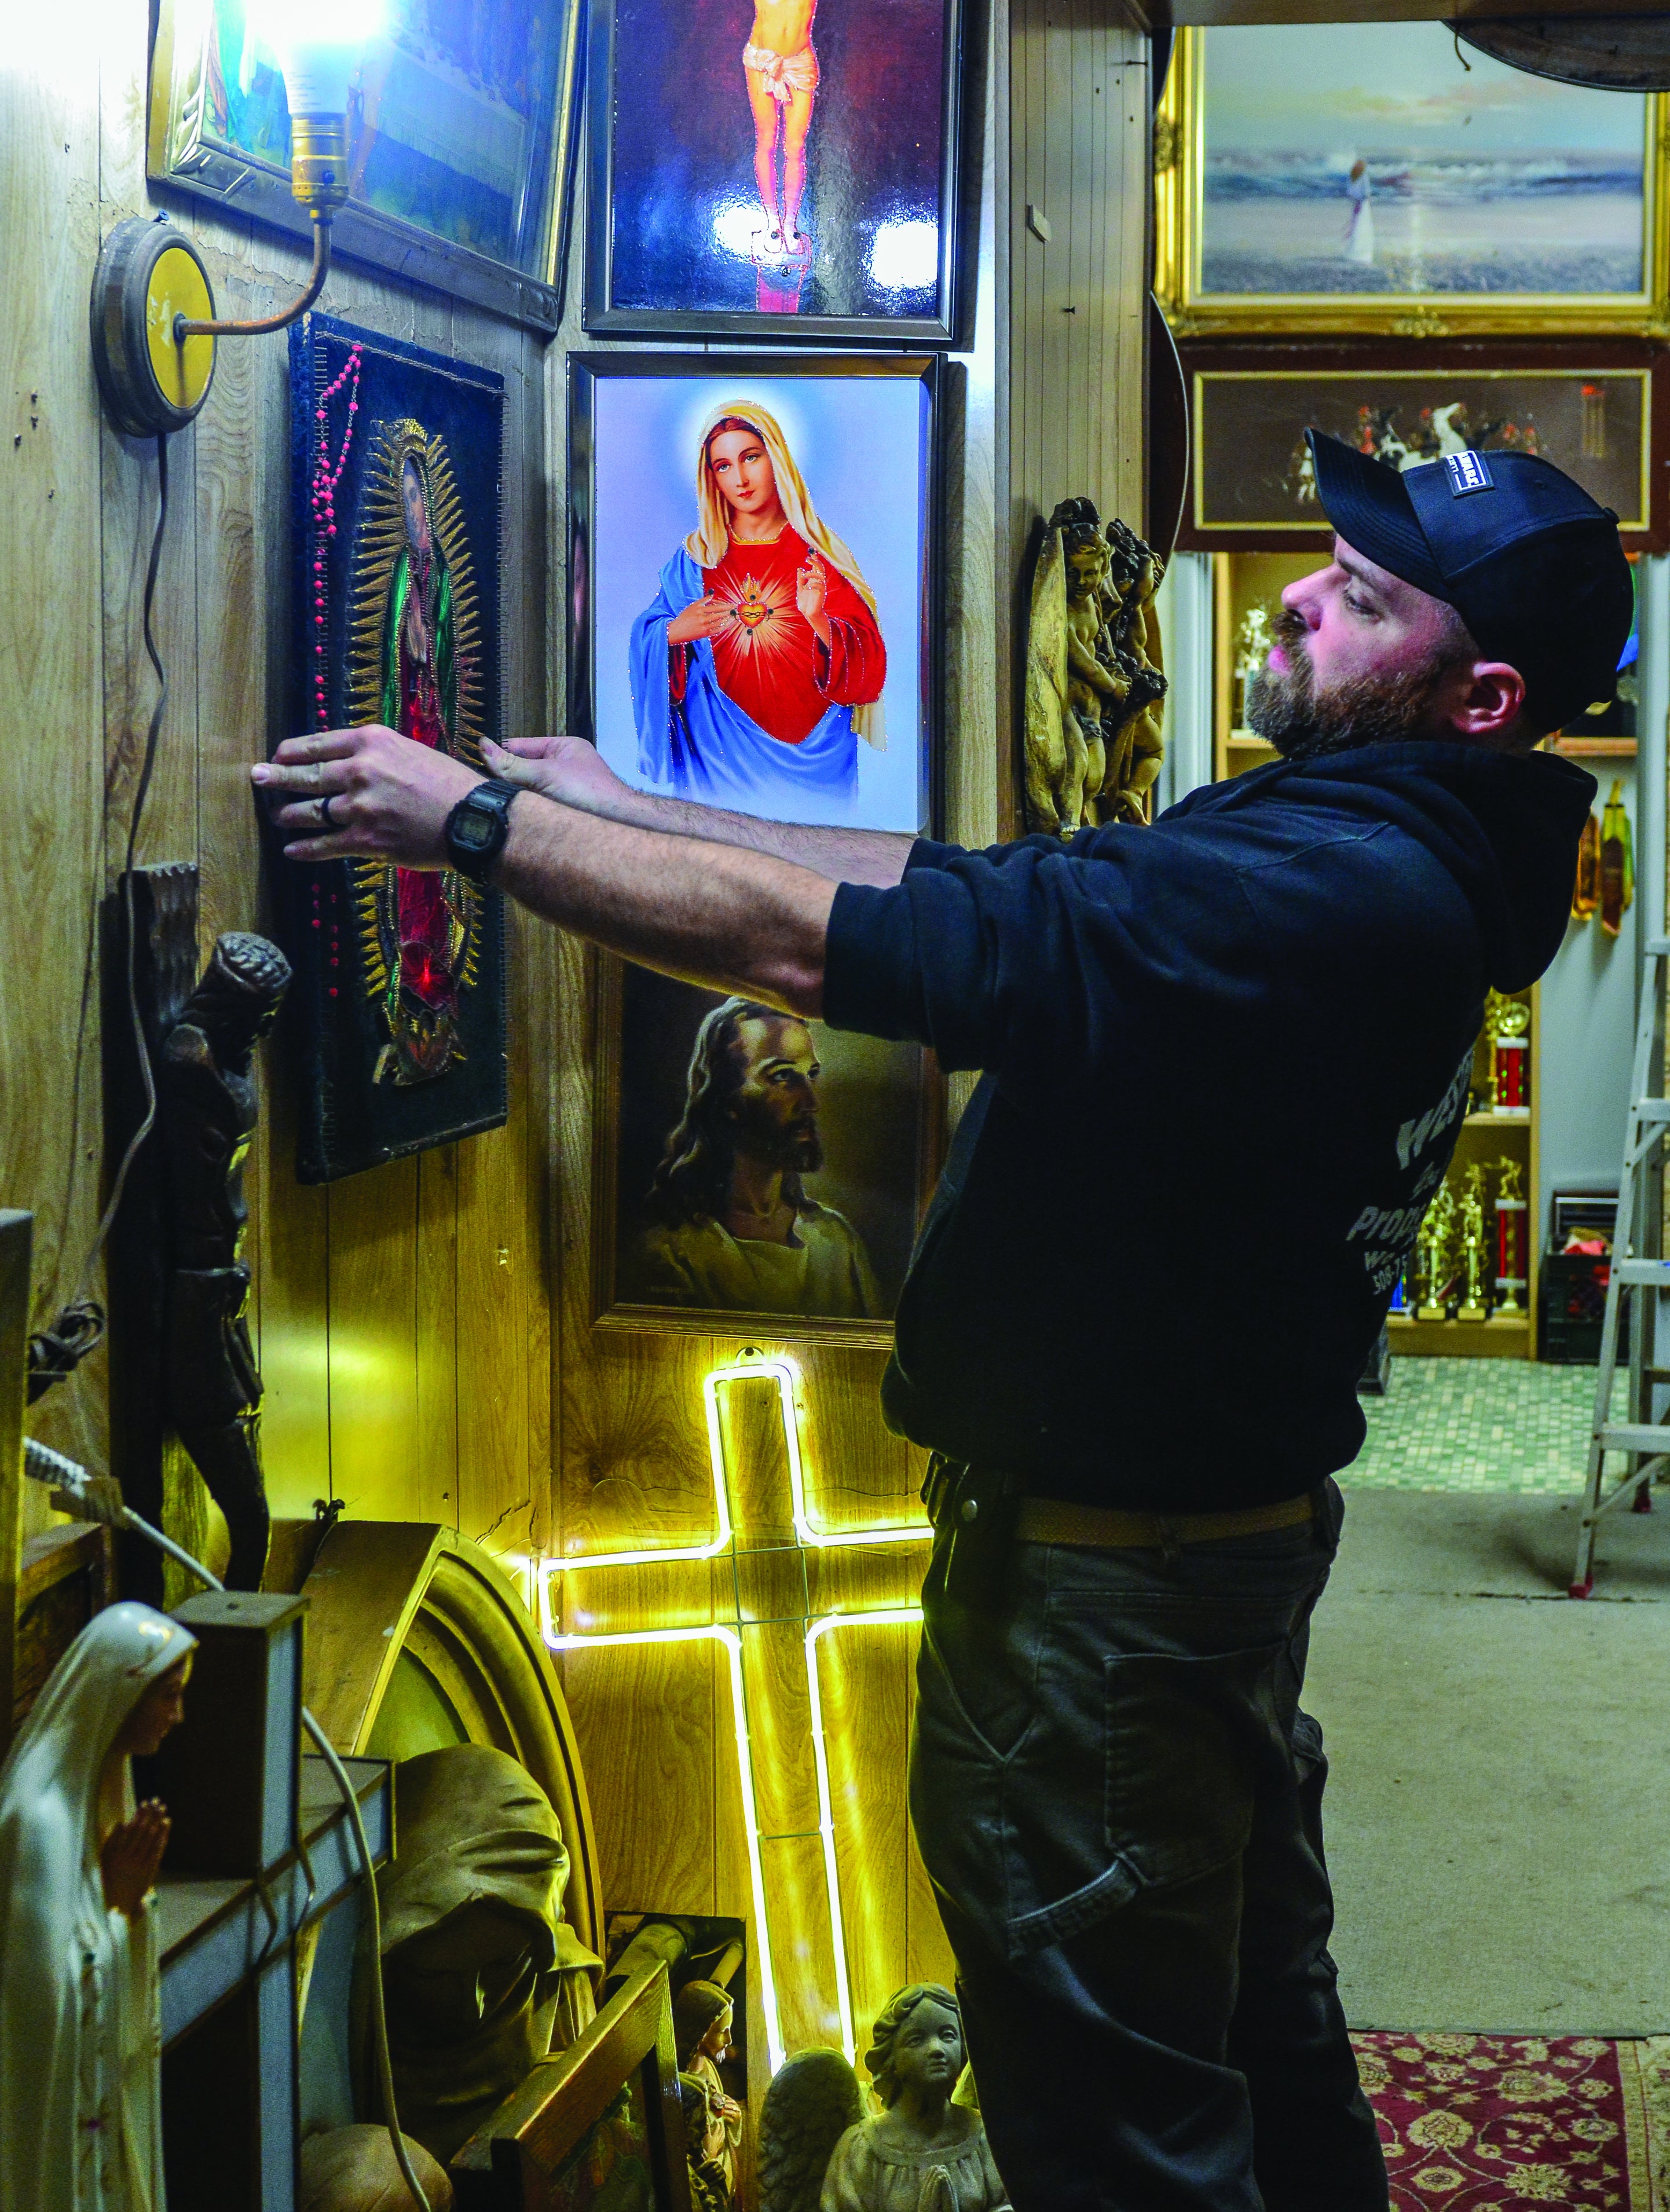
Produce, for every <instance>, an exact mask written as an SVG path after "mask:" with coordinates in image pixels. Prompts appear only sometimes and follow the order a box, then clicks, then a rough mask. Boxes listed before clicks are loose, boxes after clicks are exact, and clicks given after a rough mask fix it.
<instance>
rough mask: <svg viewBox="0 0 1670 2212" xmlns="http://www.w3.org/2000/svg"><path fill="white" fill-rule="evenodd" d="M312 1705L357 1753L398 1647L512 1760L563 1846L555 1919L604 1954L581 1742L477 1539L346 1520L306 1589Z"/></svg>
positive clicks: (429, 1527) (519, 1609)
mask: <svg viewBox="0 0 1670 2212" xmlns="http://www.w3.org/2000/svg"><path fill="white" fill-rule="evenodd" d="M302 1593H303V1595H305V1596H306V1597H307V1600H308V1601H309V1606H308V1616H307V1690H306V1695H307V1703H308V1705H310V1707H311V1708H312V1710H313V1713H314V1715H315V1716H316V1717H317V1718H318V1720H319V1723H320V1724H321V1726H322V1727H323V1728H324V1729H325V1733H326V1735H328V1736H329V1737H330V1738H331V1742H332V1743H334V1744H335V1745H336V1747H337V1750H338V1751H341V1752H343V1753H363V1752H364V1750H365V1748H366V1747H367V1745H368V1744H369V1743H370V1742H371V1741H372V1738H373V1734H374V1732H375V1729H376V1726H377V1719H378V1715H379V1713H380V1710H381V1707H382V1704H383V1700H384V1698H385V1697H386V1695H387V1692H388V1689H389V1685H390V1683H391V1682H392V1680H393V1679H394V1674H395V1668H396V1667H397V1665H398V1661H399V1659H400V1656H401V1654H402V1653H403V1652H404V1653H406V1654H408V1655H409V1656H410V1658H411V1659H413V1660H414V1661H415V1662H416V1663H417V1665H418V1666H420V1667H421V1668H423V1669H424V1671H425V1672H426V1673H427V1674H428V1675H429V1676H430V1677H431V1679H432V1680H433V1681H434V1684H435V1686H436V1687H437V1688H438V1689H439V1690H440V1693H441V1695H442V1696H443V1697H444V1699H446V1702H447V1703H448V1704H449V1705H451V1706H452V1709H453V1711H455V1712H456V1713H457V1714H458V1717H459V1719H460V1721H461V1722H462V1723H463V1724H464V1726H465V1729H466V1730H467V1731H468V1734H469V1739H470V1741H471V1742H472V1743H490V1744H493V1745H495V1746H496V1747H497V1748H498V1749H499V1750H501V1751H506V1752H508V1753H510V1754H511V1756H512V1757H513V1759H519V1760H520V1761H521V1763H522V1765H524V1766H525V1767H526V1769H527V1771H528V1772H529V1773H530V1774H531V1776H532V1777H533V1778H534V1780H535V1781H536V1782H537V1784H539V1786H540V1788H541V1789H542V1790H544V1793H545V1795H546V1796H547V1797H549V1798H550V1802H551V1806H552V1809H553V1810H554V1811H555V1813H556V1817H557V1819H558V1820H559V1821H560V1822H561V1823H562V1837H563V1840H564V1842H565V1843H566V1844H568V1857H569V1866H570V1871H569V1876H568V1895H567V1899H566V1902H565V1905H564V1907H563V1911H564V1917H565V1918H566V1919H567V1920H568V1924H569V1926H570V1927H571V1928H572V1929H574V1934H575V1935H576V1936H578V1937H579V1939H580V1942H581V1943H583V1944H584V1945H585V1946H586V1949H587V1950H589V1951H592V1952H594V1953H596V1954H597V1955H598V1957H601V1956H602V1955H603V1942H604V1926H603V1892H602V1887H601V1885H600V1882H599V1880H598V1848H597V1839H596V1837H595V1836H594V1835H593V1833H592V1808H591V1804H590V1801H589V1799H588V1798H587V1796H586V1776H585V1771H584V1770H583V1768H582V1766H581V1765H580V1746H579V1743H578V1741H577V1740H576V1738H575V1735H574V1724H573V1723H572V1722H571V1721H570V1719H569V1717H568V1705H567V1702H566V1701H565V1699H564V1698H563V1695H562V1686H561V1684H560V1683H559V1682H558V1680H557V1679H556V1669H555V1668H554V1667H553V1666H552V1664H551V1657H550V1652H549V1651H548V1650H546V1648H545V1645H544V1641H543V1639H542V1638H541V1637H540V1635H539V1632H538V1631H537V1628H536V1627H535V1626H534V1623H533V1620H532V1618H531V1615H530V1614H529V1613H528V1610H527V1607H526V1606H525V1604H524V1603H523V1601H522V1600H521V1598H520V1596H519V1595H518V1593H517V1590H516V1588H515V1585H514V1584H513V1583H512V1582H511V1581H510V1579H509V1577H507V1575H506V1574H505V1572H504V1571H503V1570H502V1569H501V1567H499V1566H498V1565H496V1564H495V1561H494V1560H493V1559H492V1558H491V1557H490V1556H489V1554H488V1553H486V1552H484V1551H483V1549H482V1548H481V1547H480V1546H479V1545H478V1544H472V1543H471V1541H470V1540H469V1539H468V1538H467V1537H465V1536H459V1535H458V1534H455V1533H454V1532H453V1531H452V1529H450V1528H440V1527H438V1526H436V1525H435V1524H434V1523H433V1522H410V1521H345V1522H338V1523H337V1526H336V1527H335V1528H333V1529H332V1530H331V1533H330V1534H329V1535H328V1536H326V1537H325V1541H324V1542H323V1543H322V1544H321V1545H320V1546H319V1551H318V1553H317V1554H316V1555H315V1557H314V1559H313V1568H312V1571H311V1572H310V1573H309V1575H308V1577H307V1581H306V1582H305V1583H303V1584H302Z"/></svg>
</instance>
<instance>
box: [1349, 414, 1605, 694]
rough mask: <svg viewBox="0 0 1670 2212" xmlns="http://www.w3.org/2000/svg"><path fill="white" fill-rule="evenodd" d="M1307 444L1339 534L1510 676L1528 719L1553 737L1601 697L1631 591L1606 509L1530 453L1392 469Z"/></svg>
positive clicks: (1452, 456)
mask: <svg viewBox="0 0 1670 2212" xmlns="http://www.w3.org/2000/svg"><path fill="white" fill-rule="evenodd" d="M1305 442H1306V444H1307V445H1308V446H1309V448H1310V457H1311V460H1312V462H1313V464H1314V465H1315V471H1316V496H1317V498H1318V499H1319V501H1321V506H1322V510H1323V512H1324V513H1326V514H1327V518H1328V520H1329V521H1330V522H1331V523H1332V524H1333V526H1334V528H1335V529H1336V530H1337V531H1338V532H1339V535H1340V536H1341V537H1342V538H1345V541H1346V543H1347V544H1351V545H1353V546H1355V547H1356V549H1357V551H1358V552H1359V553H1363V554H1366V555H1367V556H1368V558H1369V560H1370V561H1372V562H1375V564H1376V566H1377V567H1379V568H1385V569H1388V570H1389V571H1390V573H1391V574H1393V575H1394V576H1400V577H1401V578H1402V579H1403V580H1404V582H1405V583H1406V584H1412V585H1413V586H1415V588H1416V590H1417V591H1418V592H1426V593H1427V594H1428V595H1429V596H1430V598H1432V599H1443V600H1445V601H1446V602H1447V603H1448V605H1450V606H1452V607H1454V610H1455V611H1456V613H1457V614H1459V615H1460V617H1461V619H1462V621H1463V622H1464V623H1466V624H1467V628H1468V629H1469V630H1470V631H1471V632H1472V634H1473V637H1474V638H1475V639H1476V641H1478V645H1479V651H1480V652H1481V653H1484V654H1485V657H1486V658H1487V659H1491V660H1505V661H1506V662H1508V664H1509V665H1510V666H1511V667H1514V668H1516V669H1518V671H1519V672H1520V674H1521V676H1522V677H1523V678H1525V692H1526V696H1525V711H1526V714H1527V717H1528V718H1529V719H1530V720H1531V721H1533V722H1534V723H1535V724H1537V725H1538V726H1539V727H1540V728H1542V729H1546V730H1558V729H1559V728H1560V727H1561V726H1562V725H1563V724H1564V723H1566V722H1569V721H1570V720H1571V718H1572V716H1573V715H1574V714H1581V713H1582V710H1583V709H1584V708H1586V707H1589V706H1593V705H1594V702H1596V701H1597V700H1609V699H1610V698H1611V697H1612V693H1613V691H1614V690H1615V689H1616V686H1617V682H1618V659H1619V657H1620V656H1621V654H1622V653H1623V651H1624V646H1625V644H1626V643H1627V642H1628V640H1629V635H1630V629H1631V623H1632V622H1633V620H1634V612H1635V591H1634V586H1632V584H1631V580H1630V564H1629V562H1627V561H1626V560H1625V559H1624V548H1623V546H1622V545H1621V544H1619V543H1618V517H1617V516H1616V515H1615V514H1614V513H1612V509H1611V508H1610V507H1600V506H1597V505H1596V503H1595V502H1594V500H1592V499H1591V498H1590V497H1589V495H1588V493H1587V492H1586V491H1585V490H1584V489H1583V488H1582V485H1581V484H1576V483H1573V482H1572V480H1571V478H1570V477H1569V476H1566V475H1565V474H1564V472H1563V471H1561V470H1559V469H1557V468H1556V467H1555V466H1554V465H1553V463H1552V461H1545V460H1542V459H1539V457H1538V456H1537V455H1536V454H1534V453H1474V452H1473V450H1472V449H1471V448H1469V449H1468V450H1467V452H1465V453H1446V454H1445V455H1444V456H1443V458H1442V459H1441V460H1436V461H1423V462H1421V463H1419V464H1418V465H1417V466H1416V467H1414V468H1412V469H1405V470H1402V471H1399V470H1397V469H1394V468H1388V466H1387V465H1386V464H1385V462H1383V461H1376V460H1373V459H1370V458H1369V455H1368V454H1367V453H1357V451H1356V450H1355V449H1354V448H1353V447H1350V446H1347V445H1345V444H1344V443H1343V442H1342V441H1340V440H1339V439H1338V438H1330V437H1327V436H1325V435H1322V434H1321V433H1320V432H1318V431H1315V430H1307V431H1306V433H1305Z"/></svg>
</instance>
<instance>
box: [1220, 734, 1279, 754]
mask: <svg viewBox="0 0 1670 2212" xmlns="http://www.w3.org/2000/svg"><path fill="white" fill-rule="evenodd" d="M1224 744H1226V745H1228V747H1229V748H1230V751H1231V752H1232V753H1272V752H1274V751H1275V750H1276V748H1275V747H1274V745H1272V744H1271V743H1270V741H1269V739H1268V738H1261V737H1260V736H1259V734H1258V732H1256V731H1255V730H1231V731H1230V734H1229V736H1228V737H1227V738H1225V739H1224Z"/></svg>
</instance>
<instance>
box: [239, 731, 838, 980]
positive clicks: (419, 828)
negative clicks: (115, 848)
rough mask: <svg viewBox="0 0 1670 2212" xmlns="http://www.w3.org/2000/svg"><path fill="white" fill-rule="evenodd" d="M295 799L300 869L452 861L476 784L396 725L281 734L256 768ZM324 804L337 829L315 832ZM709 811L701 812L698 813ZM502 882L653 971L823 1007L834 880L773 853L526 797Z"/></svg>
mask: <svg viewBox="0 0 1670 2212" xmlns="http://www.w3.org/2000/svg"><path fill="white" fill-rule="evenodd" d="M250 773H251V777H252V781H254V783H255V784H256V785H257V787H258V788H261V789H264V790H266V791H269V792H271V793H275V794H276V795H282V797H283V798H284V799H285V800H286V801H287V802H288V803H286V804H285V805H282V806H281V807H279V808H278V810H277V811H276V814H275V816H274V819H275V820H276V823H278V826H279V827H280V828H281V829H284V830H286V831H287V832H288V835H289V837H290V840H291V842H289V843H288V844H287V845H286V846H285V848H284V851H285V854H286V857H287V858H288V859H290V860H312V861H319V860H347V859H351V858H354V857H355V856H358V857H362V858H365V859H368V860H390V861H394V862H396V863H398V865H399V866H402V867H408V868H439V867H441V866H445V865H446V842H445V833H446V817H447V815H448V814H449V813H450V812H451V811H452V808H453V807H454V806H455V805H457V803H458V800H459V799H462V798H463V797H464V795H465V793H466V792H467V791H469V790H470V789H471V787H472V786H473V785H474V784H475V783H476V782H477V781H478V778H477V775H475V772H474V771H473V770H472V769H468V768H466V767H465V765H464V764H463V763H462V762H460V761H455V760H453V759H452V758H450V757H449V756H448V755H446V754H445V753H441V752H437V751H434V750H431V749H430V748H429V747H428V746H426V745H420V744H415V743H414V742H413V741H412V740H411V739H410V738H403V737H399V736H398V735H397V734H396V733H395V732H393V731H392V730H386V729H379V728H370V729H361V730H331V731H325V732H320V733H319V735H318V736H316V737H307V738H286V739H285V741H284V743H283V744H282V745H281V746H280V747H279V748H278V751H277V753H276V756H275V757H274V759H273V760H272V761H270V762H262V763H258V765H257V766H256V767H255V768H253V769H252V770H251V772H250ZM321 801H328V802H329V806H330V821H329V823H328V826H325V827H323V828H322V827H321V818H320V809H321ZM695 811H698V812H700V811H701V810H700V809H697V810H695ZM509 829H510V835H509V838H508V841H507V843H506V846H505V848H504V851H503V853H502V854H501V856H500V859H499V862H498V865H497V867H496V869H495V882H497V883H498V884H501V886H502V888H503V889H504V890H507V892H508V893H509V894H510V896H512V897H513V898H514V899H516V900H517V901H519V903H521V904H522V905H524V906H526V907H530V908H531V909H532V910H533V912H535V913H536V914H538V915H544V918H545V919H546V920H547V921H554V922H556V923H557V924H559V925H560V926H561V927H563V928H565V929H572V930H574V931H575V932H576V933H578V934H579V935H580V936H582V937H588V938H590V939H592V942H593V943H594V944H597V945H604V946H605V947H606V948H607V949H608V950H609V951H613V952H619V953H622V954H623V955H624V956H625V957H627V958H628V959H630V960H636V961H638V962H639V963H641V964H642V965H643V966H645V967H648V968H658V969H660V970H661V971H662V972H663V973H664V974H666V975H679V976H683V977H684V978H686V979H687V980H688V981H691V982H695V983H702V984H706V985H707V987H709V988H710V989H713V990H719V991H735V992H738V993H740V994H744V995H745V996H747V997H749V998H756V999H761V1000H765V1001H767V1002H768V1003H769V1004H771V1005H773V1006H783V1007H786V1009H787V1010H788V1011H789V1012H792V1013H798V1014H817V1013H819V1012H822V1010H823V948H824V940H825V938H826V936H827V934H828V931H829V910H830V908H831V907H832V906H833V905H834V903H835V885H834V884H832V883H831V882H830V881H829V880H828V879H827V878H824V877H823V876H821V875H818V874H817V873H815V872H812V871H811V870H810V869H807V868H804V867H799V866H795V865H793V864H792V862H789V861H786V860H780V859H778V858H776V857H774V855H772V854H765V853H758V852H752V851H749V850H746V849H744V848H738V847H735V846H726V845H722V844H714V843H708V842H704V841H703V840H701V839H700V838H696V837H679V836H667V835H666V834H665V832H664V831H659V830H655V829H640V828H637V827H635V826H634V825H633V824H631V823H620V822H609V821H604V820H602V819H600V818H598V817H596V816H593V815H587V814H583V813H580V812H578V811H576V810H575V809H574V808H573V807H569V806H565V805H560V804H558V803H557V802H556V801H555V800H552V799H546V798H544V797H543V796H541V795H540V794H538V793H532V792H530V793H528V794H527V796H525V798H523V799H519V800H518V801H517V803H516V804H515V805H513V807H512V808H511V810H510V821H509Z"/></svg>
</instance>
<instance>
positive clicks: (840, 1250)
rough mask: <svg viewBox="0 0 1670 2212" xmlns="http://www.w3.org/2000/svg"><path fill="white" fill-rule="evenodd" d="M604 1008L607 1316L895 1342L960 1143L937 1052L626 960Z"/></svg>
mask: <svg viewBox="0 0 1670 2212" xmlns="http://www.w3.org/2000/svg"><path fill="white" fill-rule="evenodd" d="M600 1012H601V1019H602V1031H601V1033H602V1035H603V1036H604V1038H605V1039H606V1040H608V1042H607V1043H606V1045H605V1048H604V1054H603V1062H604V1072H603V1085H602V1097H601V1099H600V1111H599V1113H598V1117H597V1121H596V1125H595V1127H596V1132H597V1134H596V1167H595V1175H594V1179H593V1209H594V1210H593V1221H594V1225H595V1227H594V1235H593V1272H594V1276H595V1286H594V1287H595V1311H596V1313H597V1316H598V1321H599V1322H600V1323H601V1324H602V1325H604V1326H605V1327H610V1328H653V1329H712V1328H715V1327H720V1328H729V1327H734V1326H736V1325H737V1324H738V1322H741V1321H744V1320H747V1321H757V1322H761V1323H762V1325H764V1326H768V1328H769V1329H770V1330H771V1332H772V1334H774V1335H778V1336H783V1335H787V1336H796V1335H836V1336H842V1337H847V1338H852V1339H855V1340H859V1341H864V1342H870V1343H885V1342H887V1341H888V1340H890V1336H891V1334H892V1326H893V1314H894V1309H895V1308H896V1305H897V1304H898V1297H899V1290H900V1286H901V1285H902V1283H903V1281H904V1276H905V1269H906V1267H907V1266H908V1263H909V1259H910V1251H911V1245H912V1243H913V1241H914V1237H915V1233H916V1225H917V1222H918V1219H919V1218H920V1212H921V1209H922V1207H923V1206H924V1205H925V1204H926V1199H927V1196H928V1194H929V1192H930V1191H931V1190H932V1182H933V1176H934V1174H935V1172H936V1170H937V1169H938V1162H939V1156H940V1152H941V1149H942V1142H943V1127H944V1123H943V1092H944V1085H943V1083H942V1082H941V1080H940V1079H939V1076H938V1072H937V1069H936V1066H935V1064H934V1061H933V1059H932V1054H927V1053H925V1052H923V1051H922V1050H921V1049H920V1048H919V1047H917V1046H915V1045H911V1044H890V1043H887V1042H884V1041H881V1040H878V1039H877V1038H874V1037H865V1036H851V1035H848V1034H847V1033H846V1032H844V1031H842V1030H831V1029H829V1028H827V1027H825V1025H824V1024H823V1023H822V1022H813V1021H800V1020H799V1019H797V1018H795V1017H794V1016H792V1015H789V1014H785V1013H782V1012H780V1011H779V1010H777V1009H776V1008H774V1007H771V1006H761V1005H756V1004H753V1003H751V1002H750V1001H749V1000H744V999H735V998H732V999H727V998H725V997H723V996H721V995H720V994H719V993H717V992H714V991H704V990H699V989H697V988H696V987H695V986H694V985H693V984H689V983H681V982H676V981H673V980H672V979H671V978H670V977H668V976H665V975H652V974H651V973H650V972H649V971H648V970H647V969H642V968H634V967H630V966H628V965H626V964H624V963H619V962H616V961H609V962H606V963H604V969H603V976H602V991H601V1003H600Z"/></svg>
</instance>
